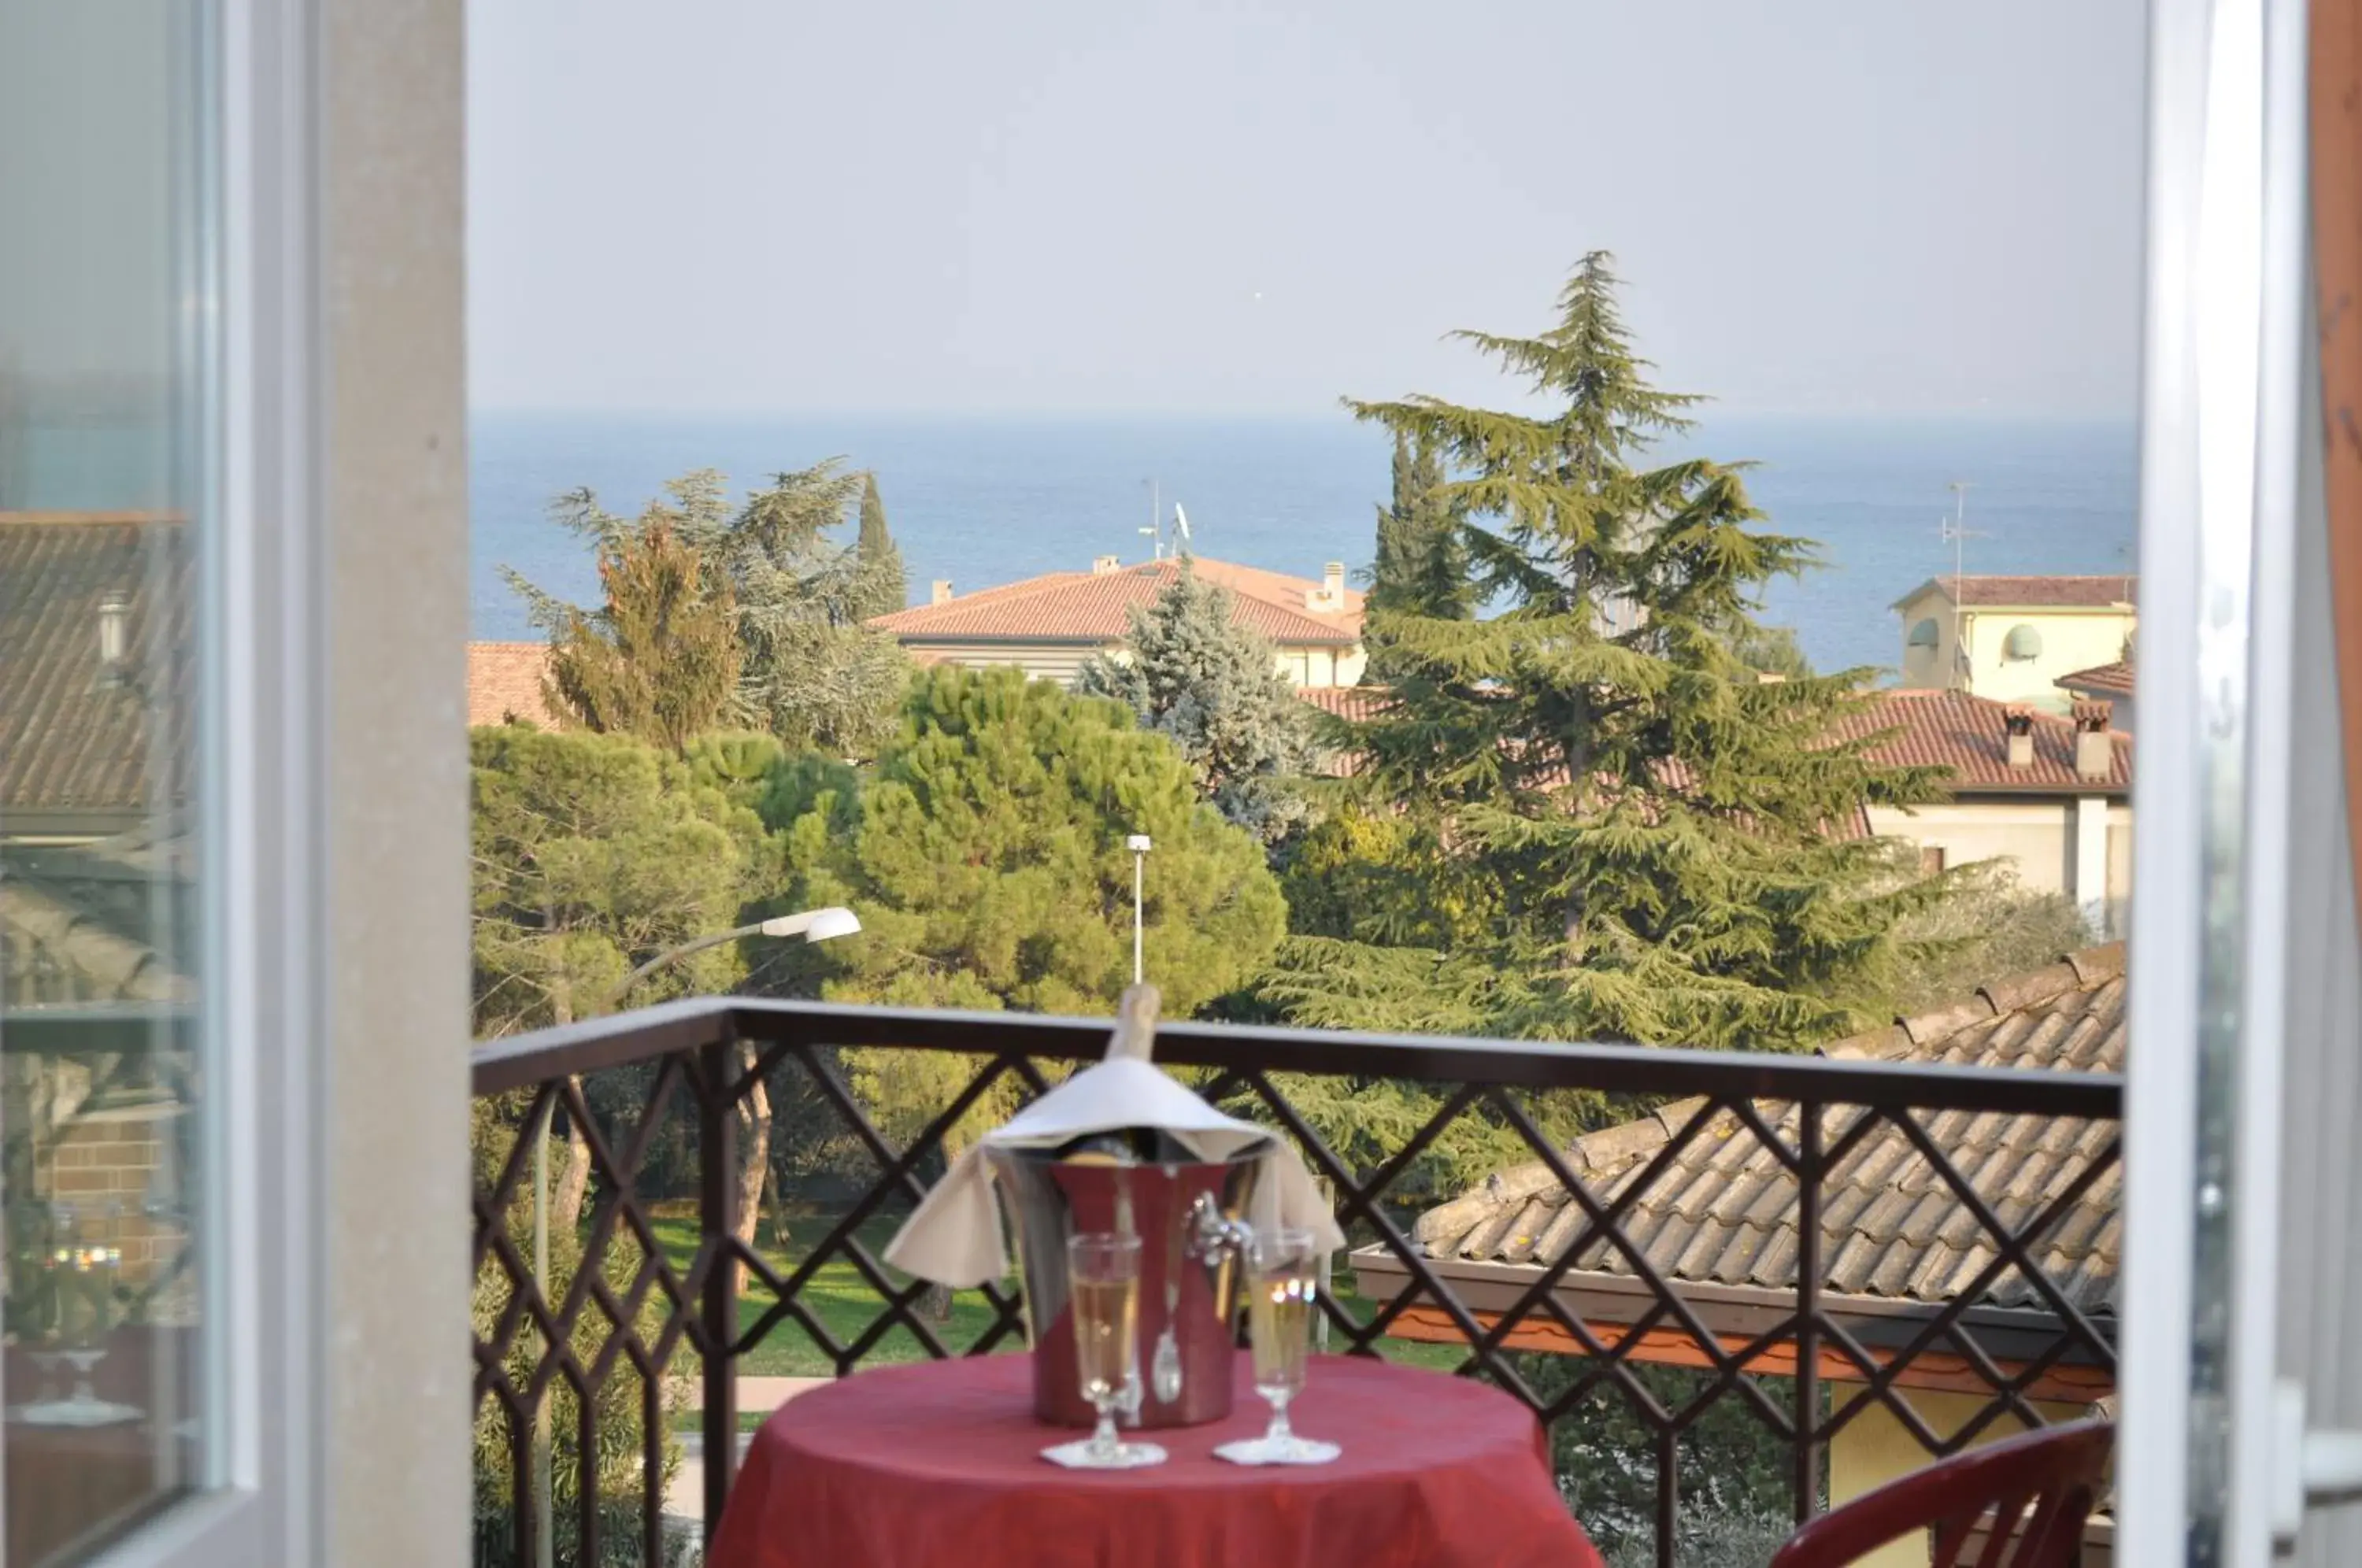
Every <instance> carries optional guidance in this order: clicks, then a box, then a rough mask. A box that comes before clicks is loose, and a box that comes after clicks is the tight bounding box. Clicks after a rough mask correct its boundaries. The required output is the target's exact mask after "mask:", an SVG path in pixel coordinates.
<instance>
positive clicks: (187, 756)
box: [0, 512, 196, 816]
mask: <svg viewBox="0 0 2362 1568" xmlns="http://www.w3.org/2000/svg"><path fill="white" fill-rule="evenodd" d="M195 593H196V563H195V561H194V558H193V551H192V550H191V548H190V540H189V538H188V536H187V530H186V529H184V528H183V527H182V525H181V523H180V521H179V520H178V519H177V518H173V517H169V516H161V515H157V514H151V513H59V512H41V513H31V512H10V513H0V816H5V814H6V812H12V811H13V812H30V811H51V812H134V813H144V812H152V811H157V810H160V809H162V808H164V807H165V806H167V805H169V804H171V803H173V802H176V801H181V800H182V799H183V798H185V795H186V793H187V788H188V784H189V780H190V776H191V767H192V756H191V752H190V749H189V745H188V740H189V736H190V734H191V733H192V731H193V725H191V724H189V723H185V722H183V723H173V724H171V725H169V730H170V735H169V736H168V737H167V738H168V741H169V745H170V751H169V755H167V756H164V757H163V758H162V759H161V763H162V769H163V773H164V777H162V778H158V777H156V776H155V770H156V768H157V767H158V764H159V758H158V756H157V750H158V748H157V746H156V745H155V744H154V742H155V736H154V735H153V734H152V731H153V728H154V723H153V721H154V720H155V718H156V717H157V716H158V715H160V714H161V715H171V714H177V715H179V716H180V717H181V718H182V719H183V720H185V719H186V718H187V717H188V715H189V712H190V706H191V703H192V701H193V697H194V694H195V692H194V679H195V677H194V670H193V662H194V661H193V659H191V658H190V657H187V656H188V653H189V651H190V646H191V645H190V631H191V621H190V611H191V607H192V605H193V601H194V596H195ZM111 597H114V598H120V599H121V601H122V602H123V603H124V606H125V617H124V646H125V647H126V648H127V650H129V652H130V656H131V660H132V662H133V663H134V665H135V667H137V666H138V665H139V664H141V663H143V662H144V663H145V665H146V666H147V667H148V668H149V676H148V679H149V687H148V690H147V693H146V695H145V696H144V697H143V696H142V694H141V693H140V691H139V690H138V689H136V688H134V687H131V686H126V685H121V684H116V683H114V682H111V681H110V679H109V678H108V672H107V671H106V669H105V667H104V664H103V661H102V660H101V658H100V655H99V641H98V639H99V607H100V605H101V604H102V603H103V602H105V601H106V600H108V599H109V598H111ZM143 652H144V653H145V654H146V657H145V659H144V660H143V659H142V657H141V656H142V654H143ZM159 669H160V670H161V672H162V673H161V674H160V675H158V674H157V673H155V672H156V671H157V670H159Z"/></svg>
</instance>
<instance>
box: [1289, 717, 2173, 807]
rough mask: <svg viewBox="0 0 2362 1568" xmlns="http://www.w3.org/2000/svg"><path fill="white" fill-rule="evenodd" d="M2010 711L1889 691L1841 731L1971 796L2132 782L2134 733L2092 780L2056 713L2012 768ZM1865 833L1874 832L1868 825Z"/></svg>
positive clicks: (2040, 725)
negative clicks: (1873, 740)
mask: <svg viewBox="0 0 2362 1568" xmlns="http://www.w3.org/2000/svg"><path fill="white" fill-rule="evenodd" d="M1297 696H1298V697H1300V698H1302V699H1303V700H1304V701H1307V702H1308V703H1310V704H1311V705H1312V706H1314V707H1316V708H1319V709H1320V710H1322V711H1323V712H1329V713H1333V714H1335V715H1336V716H1337V717H1339V718H1341V719H1345V720H1349V721H1351V722H1352V723H1367V722H1368V721H1369V720H1371V719H1374V718H1376V717H1378V716H1379V714H1380V713H1381V712H1384V710H1385V697H1386V689H1385V687H1383V686H1341V687H1305V688H1301V689H1299V690H1297ZM2007 712H2008V704H2005V703H2001V702H1996V701H1992V699H1991V698H1988V697H1979V696H1975V695H1973V694H1972V693H1970V692H1966V691H1940V690H1882V691H1880V692H1878V693H1877V694H1876V695H1875V697H1874V699H1873V700H1872V701H1870V702H1868V703H1866V704H1864V705H1863V706H1862V707H1861V709H1860V711H1858V712H1855V713H1853V714H1851V715H1849V716H1848V717H1847V718H1846V719H1845V720H1844V722H1843V723H1840V724H1839V725H1838V730H1837V733H1838V734H1839V735H1840V736H1844V737H1846V738H1849V739H1866V738H1868V737H1869V736H1871V735H1878V734H1885V735H1886V738H1884V739H1882V740H1881V741H1880V742H1879V743H1878V744H1877V745H1873V746H1871V748H1870V756H1871V758H1872V759H1874V760H1876V761H1878V762H1881V763H1883V764H1885V765H1887V766H1889V767H1941V768H1945V769H1948V771H1949V773H1950V775H1951V778H1950V782H1951V787H1952V788H1953V790H1956V791H1959V792H1964V793H1968V794H1980V793H1988V792H1992V791H1996V790H2012V791H2014V790H2024V791H2027V792H2031V793H2038V794H2070V793H2071V794H2092V793H2097V794H2103V795H2121V794H2124V793H2125V792H2126V791H2127V790H2129V789H2130V788H2131V784H2132V769H2133V739H2132V736H2130V735H2128V734H2124V733H2122V732H2121V731H2119V732H2117V733H2115V734H2113V735H2112V736H2111V737H2110V739H2111V742H2112V745H2113V752H2114V760H2113V763H2112V766H2111V767H2110V769H2109V773H2108V777H2107V778H2105V779H2104V780H2086V779H2085V778H2082V777H2081V775H2080V774H2078V773H2077V772H2076V771H2075V726H2074V724H2073V723H2072V722H2071V721H2070V720H2067V719H2063V718H2060V717H2058V715H2056V714H2051V713H2036V714H2035V715H2034V736H2033V738H2034V757H2033V760H2032V762H2031V763H2030V764H2028V765H2027V766H2026V767H2011V766H2010V762H2009V727H2008V723H2007V722H2006V719H2005V714H2006V713H2007ZM1887 732H1893V733H1892V734H1887ZM1328 770H1329V771H1330V772H1332V773H1338V774H1344V773H1350V772H1351V771H1352V767H1351V764H1350V762H1348V761H1345V760H1341V759H1334V758H1332V759H1330V763H1329V765H1328ZM1664 778H1665V783H1666V787H1667V788H1668V789H1676V790H1677V789H1680V788H1681V787H1682V786H1683V784H1684V783H1685V782H1686V781H1687V778H1688V773H1687V770H1686V769H1683V768H1682V767H1680V766H1679V765H1678V764H1668V765H1667V767H1666V768H1665V769H1664ZM1544 782H1547V780H1544ZM1852 825H1853V824H1849V827H1851V826H1852ZM1861 831H1862V833H1864V834H1867V832H1868V829H1867V827H1863V828H1862V829H1861Z"/></svg>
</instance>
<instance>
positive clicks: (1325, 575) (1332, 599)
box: [1304, 561, 1345, 612]
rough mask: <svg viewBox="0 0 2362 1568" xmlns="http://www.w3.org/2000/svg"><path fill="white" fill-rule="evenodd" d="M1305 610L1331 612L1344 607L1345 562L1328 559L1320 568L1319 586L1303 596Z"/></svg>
mask: <svg viewBox="0 0 2362 1568" xmlns="http://www.w3.org/2000/svg"><path fill="white" fill-rule="evenodd" d="M1304 607H1305V608H1306V609H1307V610H1318V611H1323V612H1333V611H1338V610H1342V609H1343V608H1345V563H1344V562H1343V561H1330V563H1329V564H1328V565H1327V566H1325V567H1322V568H1321V569H1320V586H1319V587H1318V588H1316V589H1314V590H1312V591H1310V592H1308V593H1307V594H1306V595H1305V596H1304Z"/></svg>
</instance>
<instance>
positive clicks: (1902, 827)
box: [1870, 800, 2075, 893]
mask: <svg viewBox="0 0 2362 1568" xmlns="http://www.w3.org/2000/svg"><path fill="white" fill-rule="evenodd" d="M1870 829H1871V832H1872V833H1875V834H1881V835H1882V836H1891V837H1894V838H1899V839H1903V840H1904V841H1906V842H1908V843H1911V844H1915V845H1920V846H1921V847H1922V848H1926V849H1940V850H1942V851H1943V852H1944V864H1945V865H1947V866H1966V865H1969V864H1970V863H1971V862H1974V861H1979V860H2010V861H2014V862H2015V863H2016V867H2017V876H2018V880H2019V881H2020V882H2021V883H2022V884H2024V885H2025V887H2028V888H2033V889H2039V890H2041V891H2043V892H2047V893H2064V892H2069V891H2071V890H2072V889H2073V886H2074V878H2075V802H2074V801H2043V800H2030V801H2024V802H2023V803H2021V802H2019V801H1992V802H1990V803H1988V802H1986V801H1948V802H1944V803H1942V804H1937V805H1926V806H1915V807H1914V808H1912V809H1911V810H1909V811H1904V810H1902V809H1901V808H1899V807H1893V806H1872V807H1871V809H1870Z"/></svg>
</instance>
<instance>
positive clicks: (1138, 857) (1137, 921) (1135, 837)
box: [1123, 833, 1156, 986]
mask: <svg viewBox="0 0 2362 1568" xmlns="http://www.w3.org/2000/svg"><path fill="white" fill-rule="evenodd" d="M1123 843H1124V847H1125V848H1127V849H1129V850H1131V983H1132V984H1133V985H1135V986H1136V985H1138V984H1140V983H1141V981H1142V980H1144V979H1146V978H1147V977H1148V976H1147V966H1146V965H1145V964H1144V963H1142V958H1143V957H1144V954H1143V951H1142V943H1141V925H1142V921H1141V885H1142V882H1143V881H1145V880H1146V878H1147V871H1148V852H1149V851H1150V850H1152V849H1153V848H1155V847H1156V846H1155V845H1153V844H1152V843H1150V842H1149V838H1148V835H1147V834H1144V833H1136V834H1132V835H1131V837H1130V838H1127V839H1125V840H1124V841H1123Z"/></svg>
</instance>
